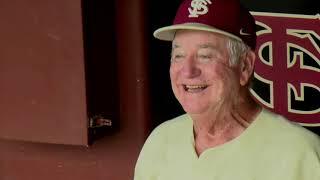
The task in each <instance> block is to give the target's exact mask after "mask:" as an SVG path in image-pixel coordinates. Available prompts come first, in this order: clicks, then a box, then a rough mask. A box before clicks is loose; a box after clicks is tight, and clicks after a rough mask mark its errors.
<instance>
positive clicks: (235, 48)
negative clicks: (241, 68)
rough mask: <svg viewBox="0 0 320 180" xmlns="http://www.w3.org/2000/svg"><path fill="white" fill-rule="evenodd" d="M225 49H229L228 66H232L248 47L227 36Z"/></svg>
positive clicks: (238, 60)
mask: <svg viewBox="0 0 320 180" xmlns="http://www.w3.org/2000/svg"><path fill="white" fill-rule="evenodd" d="M227 49H228V50H229V54H230V58H229V64H230V66H234V65H236V64H238V63H239V62H240V59H241V56H242V55H243V54H244V53H246V52H248V51H249V50H250V47H249V46H248V45H246V44H245V43H243V42H241V41H238V40H235V39H232V38H229V39H228V42H227Z"/></svg>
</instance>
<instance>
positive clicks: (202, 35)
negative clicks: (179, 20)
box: [172, 30, 230, 48]
mask: <svg viewBox="0 0 320 180" xmlns="http://www.w3.org/2000/svg"><path fill="white" fill-rule="evenodd" d="M229 39H230V38H229V37H227V36H224V35H221V34H218V33H214V32H207V31H198V30H178V31H176V33H175V36H174V39H173V41H172V48H178V47H183V46H197V47H198V48H209V47H211V48H218V47H224V48H226V44H227V42H228V40H229Z"/></svg>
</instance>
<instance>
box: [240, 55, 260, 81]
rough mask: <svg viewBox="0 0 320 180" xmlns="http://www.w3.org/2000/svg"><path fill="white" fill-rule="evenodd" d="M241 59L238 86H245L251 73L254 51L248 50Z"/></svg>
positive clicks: (254, 57) (254, 56)
mask: <svg viewBox="0 0 320 180" xmlns="http://www.w3.org/2000/svg"><path fill="white" fill-rule="evenodd" d="M242 58H243V59H242V61H240V84H241V85H242V86H245V85H247V84H248V82H249V80H250V77H251V75H252V73H253V68H254V62H255V59H256V55H255V53H254V51H252V50H249V51H248V52H247V53H246V54H245V55H244V57H242Z"/></svg>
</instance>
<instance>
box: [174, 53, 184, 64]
mask: <svg viewBox="0 0 320 180" xmlns="http://www.w3.org/2000/svg"><path fill="white" fill-rule="evenodd" d="M183 57H184V56H183V55H181V54H175V55H173V56H172V58H171V61H175V62H177V61H181V60H182V59H183Z"/></svg>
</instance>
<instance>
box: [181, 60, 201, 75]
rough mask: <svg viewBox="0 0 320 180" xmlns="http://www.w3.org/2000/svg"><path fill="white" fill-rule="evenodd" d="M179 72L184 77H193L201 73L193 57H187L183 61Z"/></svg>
mask: <svg viewBox="0 0 320 180" xmlns="http://www.w3.org/2000/svg"><path fill="white" fill-rule="evenodd" d="M181 73H182V75H183V76H184V77H186V78H194V77H197V76H199V75H200V74H201V69H200V68H199V67H198V65H197V62H196V59H195V58H194V57H189V58H187V59H186V60H185V61H184V62H183V66H182V69H181Z"/></svg>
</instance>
